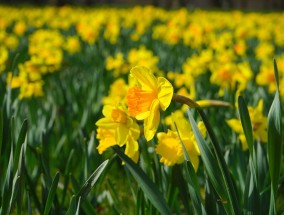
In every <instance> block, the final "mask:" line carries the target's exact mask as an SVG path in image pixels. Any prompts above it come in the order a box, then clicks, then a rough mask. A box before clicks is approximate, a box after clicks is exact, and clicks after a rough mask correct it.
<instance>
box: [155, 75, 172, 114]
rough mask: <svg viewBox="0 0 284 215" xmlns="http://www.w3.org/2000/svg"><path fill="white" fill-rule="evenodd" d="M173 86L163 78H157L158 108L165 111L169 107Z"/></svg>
mask: <svg viewBox="0 0 284 215" xmlns="http://www.w3.org/2000/svg"><path fill="white" fill-rule="evenodd" d="M173 93H174V90H173V86H172V84H171V83H170V82H169V81H168V80H167V79H165V78H163V77H159V78H158V99H159V101H160V106H161V108H162V110H166V109H167V108H168V106H169V105H170V103H171V101H172V98H173Z"/></svg>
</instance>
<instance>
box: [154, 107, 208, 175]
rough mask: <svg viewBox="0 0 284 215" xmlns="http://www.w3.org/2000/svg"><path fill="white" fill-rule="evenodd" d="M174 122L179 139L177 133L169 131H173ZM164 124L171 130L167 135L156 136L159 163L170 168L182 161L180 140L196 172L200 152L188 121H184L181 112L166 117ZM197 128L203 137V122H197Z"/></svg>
mask: <svg viewBox="0 0 284 215" xmlns="http://www.w3.org/2000/svg"><path fill="white" fill-rule="evenodd" d="M174 122H175V123H176V126H177V129H178V132H179V136H180V138H179V136H178V133H177V132H175V131H173V130H171V129H175V128H174V127H175V126H174ZM166 124H168V125H170V127H171V129H169V130H168V132H167V133H164V132H159V133H158V134H157V137H158V145H157V146H156V152H157V153H158V154H159V155H160V157H161V158H160V162H162V163H164V164H166V165H168V166H172V165H175V164H180V163H182V162H183V161H184V154H183V150H182V145H181V142H180V139H181V140H182V143H183V144H184V146H185V149H186V151H187V153H188V155H189V157H190V160H191V162H192V165H193V167H194V169H195V171H197V169H198V166H199V155H200V151H199V148H198V145H197V142H196V140H195V137H194V134H193V132H192V129H191V127H190V124H189V122H188V120H186V119H185V117H184V115H183V113H182V111H176V112H175V113H173V114H172V116H170V117H167V118H166ZM198 127H199V129H200V131H201V133H202V135H203V136H204V137H205V135H206V129H205V126H204V124H203V122H199V123H198Z"/></svg>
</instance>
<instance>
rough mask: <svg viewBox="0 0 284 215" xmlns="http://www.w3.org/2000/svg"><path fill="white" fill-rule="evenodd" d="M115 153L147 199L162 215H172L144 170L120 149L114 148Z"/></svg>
mask: <svg viewBox="0 0 284 215" xmlns="http://www.w3.org/2000/svg"><path fill="white" fill-rule="evenodd" d="M113 150H114V151H115V153H116V154H117V155H118V156H119V157H120V158H121V160H123V161H124V162H125V166H126V167H127V168H128V169H129V171H130V172H131V174H132V176H133V177H134V178H135V179H136V181H137V182H138V185H139V186H140V187H141V189H142V190H143V191H144V193H145V195H146V196H147V198H148V199H149V200H150V201H151V203H152V204H153V205H154V206H155V207H156V208H157V209H158V210H159V211H160V213H161V214H164V215H167V214H171V211H170V209H169V206H168V205H167V203H166V201H165V199H164V197H163V196H162V194H161V193H160V191H159V190H158V189H157V187H156V186H155V184H154V183H153V182H152V181H151V180H150V179H149V177H148V176H147V175H146V174H145V173H144V172H143V171H142V169H141V168H140V167H139V166H138V165H137V164H135V163H134V162H133V161H132V160H131V159H130V158H129V157H127V156H126V155H125V154H124V153H123V152H121V151H120V149H119V148H118V147H113Z"/></svg>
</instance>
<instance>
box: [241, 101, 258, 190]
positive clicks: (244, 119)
mask: <svg viewBox="0 0 284 215" xmlns="http://www.w3.org/2000/svg"><path fill="white" fill-rule="evenodd" d="M238 104H239V113H240V118H241V123H242V127H243V130H244V134H245V137H246V140H247V144H248V148H249V152H250V157H251V162H250V165H252V166H251V171H252V175H253V180H254V183H253V184H254V185H256V187H258V177H257V172H256V170H257V169H258V168H257V160H256V154H255V149H254V142H253V133H252V126H251V120H250V116H249V111H248V108H247V105H246V103H245V101H244V99H243V97H242V96H239V98H238Z"/></svg>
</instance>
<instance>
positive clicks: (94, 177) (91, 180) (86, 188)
mask: <svg viewBox="0 0 284 215" xmlns="http://www.w3.org/2000/svg"><path fill="white" fill-rule="evenodd" d="M107 164H108V160H105V161H104V162H103V163H102V164H101V165H100V166H99V167H98V168H97V169H96V170H95V171H94V172H93V174H92V175H91V176H90V177H89V178H88V180H87V181H86V182H85V184H84V185H83V186H82V188H81V189H80V191H79V192H78V194H77V196H78V197H79V196H81V197H82V201H83V200H85V199H86V197H87V195H88V194H89V193H90V191H91V189H92V188H93V186H94V185H95V184H96V182H97V180H98V178H99V177H100V175H101V174H102V172H103V170H104V169H105V167H106V165H107Z"/></svg>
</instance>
